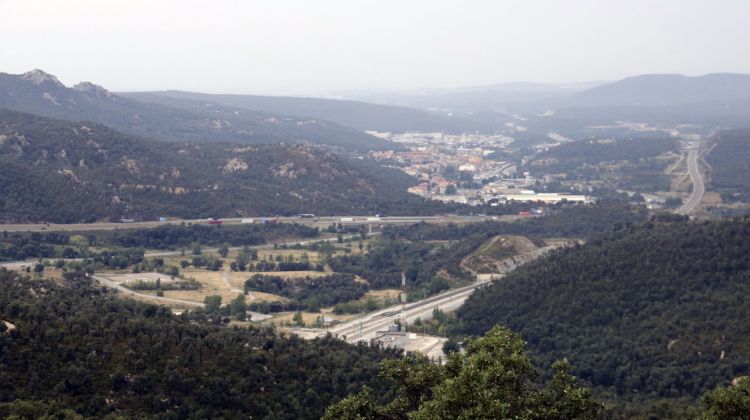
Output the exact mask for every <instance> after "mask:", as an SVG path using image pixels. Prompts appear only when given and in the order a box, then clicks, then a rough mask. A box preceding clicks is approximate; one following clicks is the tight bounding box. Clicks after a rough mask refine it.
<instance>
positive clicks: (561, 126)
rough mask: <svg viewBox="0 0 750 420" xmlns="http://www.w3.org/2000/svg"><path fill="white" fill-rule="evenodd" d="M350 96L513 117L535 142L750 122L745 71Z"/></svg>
mask: <svg viewBox="0 0 750 420" xmlns="http://www.w3.org/2000/svg"><path fill="white" fill-rule="evenodd" d="M350 95H351V96H350V97H352V98H356V99H360V100H371V101H375V102H379V103H387V104H397V105H405V106H412V107H416V108H424V109H430V110H432V111H433V112H436V113H440V114H443V115H451V116H453V117H454V118H460V119H464V120H470V121H477V122H481V123H482V124H487V125H490V126H492V127H494V128H495V129H496V130H498V131H502V130H506V131H508V130H507V128H506V126H507V125H508V124H509V123H513V125H514V126H515V125H521V126H523V127H524V129H525V130H523V131H522V132H517V131H514V132H512V133H510V134H511V135H513V136H514V137H517V138H518V139H523V140H531V141H541V140H543V139H545V138H546V137H547V134H548V133H549V132H551V131H554V132H558V133H562V134H565V135H567V136H570V137H573V138H581V137H588V136H591V135H596V134H597V133H598V134H599V135H601V133H600V132H595V131H591V130H589V129H588V127H589V126H596V125H605V124H612V123H615V122H618V121H631V122H646V123H654V124H660V123H665V124H672V125H674V124H693V125H696V126H698V129H702V130H704V131H705V132H711V131H713V130H714V129H715V128H738V127H750V75H746V74H731V73H716V74H707V75H705V76H698V77H688V76H682V75H664V74H655V75H641V76H635V77H630V78H626V79H623V80H620V81H616V82H586V83H578V84H541V83H505V84H498V85H489V86H476V87H466V88H458V89H426V90H419V91H407V92H360V93H356V92H355V93H352V94H350ZM534 139H537V140H534Z"/></svg>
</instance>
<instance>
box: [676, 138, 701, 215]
mask: <svg viewBox="0 0 750 420" xmlns="http://www.w3.org/2000/svg"><path fill="white" fill-rule="evenodd" d="M687 167H688V171H689V172H690V180H691V181H692V182H693V191H692V193H690V197H688V199H687V201H685V203H683V205H682V206H680V208H678V209H677V211H676V213H677V214H689V213H690V212H692V211H693V210H694V209H695V208H696V207H697V206H698V204H700V202H701V200H703V194H705V192H706V186H705V185H704V183H703V176H702V175H701V173H700V171H699V170H698V149H697V148H691V149H690V150H689V151H688V158H687Z"/></svg>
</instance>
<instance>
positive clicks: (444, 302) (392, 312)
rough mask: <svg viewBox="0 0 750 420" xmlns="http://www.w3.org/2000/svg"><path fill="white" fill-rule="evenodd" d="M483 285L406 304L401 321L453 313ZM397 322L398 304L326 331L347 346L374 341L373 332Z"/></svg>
mask: <svg viewBox="0 0 750 420" xmlns="http://www.w3.org/2000/svg"><path fill="white" fill-rule="evenodd" d="M487 284H489V282H488V281H484V282H476V283H473V284H471V285H469V286H464V287H460V288H457V289H453V290H449V291H447V292H445V293H441V294H439V295H435V296H432V297H429V298H427V299H424V300H421V301H418V302H414V303H409V304H406V305H405V307H404V318H405V319H406V322H407V323H413V322H414V321H415V320H416V319H417V318H420V319H423V320H424V319H430V318H432V311H433V310H435V309H436V308H439V309H440V310H443V311H453V310H456V309H458V307H460V306H461V305H462V304H463V303H464V301H465V300H466V298H468V297H469V295H471V294H472V293H473V292H474V290H476V289H477V288H480V287H483V286H486V285H487ZM399 319H401V305H397V306H391V307H389V308H385V309H381V310H379V311H376V312H372V313H370V314H367V315H365V316H363V317H359V318H356V319H354V320H351V321H348V322H344V323H342V324H339V325H336V326H334V327H331V328H330V329H328V332H330V333H331V334H333V335H334V336H336V337H339V338H341V339H344V340H346V341H348V342H350V343H356V342H358V341H369V340H372V339H373V338H375V336H376V332H378V331H385V330H387V329H388V327H389V326H390V325H393V324H394V322H395V321H396V320H399Z"/></svg>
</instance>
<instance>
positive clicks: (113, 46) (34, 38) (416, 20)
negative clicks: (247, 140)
mask: <svg viewBox="0 0 750 420" xmlns="http://www.w3.org/2000/svg"><path fill="white" fill-rule="evenodd" d="M748 22H750V1H747V0H705V1H692V0H623V1H614V0H612V1H609V0H589V1H584V0H581V1H577V0H559V1H552V0H547V1H542V0H533V1H529V0H524V1H503V0H495V1H484V0H462V1H441V0H427V1H410V0H398V1H396V0H375V1H364V0H362V1H361V0H341V1H339V0H331V1H327V0H299V1H293V0H266V1H251V0H245V1H239V0H238V1H228V0H227V1H222V0H211V1H208V0H206V1H186V0H181V1H166V0H164V1H161V0H148V1H146V0H143V1H142V0H125V1H119V0H106V1H104V0H99V1H93V0H91V1H85V0H65V1H62V0H48V1H34V0H0V71H2V72H6V73H22V72H25V71H27V70H30V69H32V68H41V69H43V70H45V71H47V72H50V73H53V74H55V75H57V76H58V77H59V78H60V80H61V81H62V82H63V83H66V84H73V83H76V82H78V81H82V80H87V81H92V82H95V83H98V84H101V85H103V86H105V87H107V88H109V89H111V90H152V89H184V90H194V91H206V92H237V93H287V94H293V93H297V94H313V93H320V92H326V91H332V90H343V89H388V88H394V89H409V88H422V87H452V86H467V85H476V84H489V83H498V82H508V81H538V82H573V81H586V80H613V79H618V78H622V77H626V76H630V75H635V74H642V73H683V74H690V75H697V74H703V73H709V72H742V73H750V24H748Z"/></svg>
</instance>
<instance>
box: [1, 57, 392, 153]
mask: <svg viewBox="0 0 750 420" xmlns="http://www.w3.org/2000/svg"><path fill="white" fill-rule="evenodd" d="M201 105H202V106H196V105H195V104H184V103H180V104H169V105H166V104H164V103H158V102H156V101H150V102H144V101H139V100H135V99H131V98H126V97H124V96H121V95H117V94H114V93H111V92H109V91H107V90H106V89H104V88H103V87H101V86H97V85H94V84H92V83H89V82H83V83H79V84H77V85H75V86H73V87H72V88H68V87H66V86H65V85H63V84H62V83H60V82H59V81H58V80H57V78H55V77H54V76H52V75H50V74H47V73H45V72H43V71H41V70H33V71H30V72H28V73H25V74H22V75H11V74H6V73H0V108H7V109H11V110H15V111H21V112H29V113H34V114H38V115H44V116H48V117H54V118H61V119H65V120H69V121H93V122H97V123H100V124H104V125H107V126H109V127H112V128H115V129H117V130H120V131H124V132H128V133H132V134H137V135H142V136H147V137H153V138H157V139H169V140H177V141H198V142H207V141H231V142H236V143H246V144H277V143H288V144H293V143H310V144H319V145H324V146H330V147H335V148H338V149H340V150H345V151H350V152H360V153H361V152H366V151H368V150H372V149H385V148H392V147H393V146H392V145H389V143H387V142H385V141H384V140H381V139H379V138H376V137H373V136H369V135H367V134H364V133H363V132H361V131H359V130H356V129H353V128H349V127H344V126H341V125H339V124H336V123H334V122H330V121H323V120H319V119H315V118H309V117H295V116H289V115H279V114H274V113H273V112H259V111H250V110H247V109H238V108H229V107H222V106H218V105H216V104H214V105H212V106H203V105H204V104H201Z"/></svg>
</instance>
